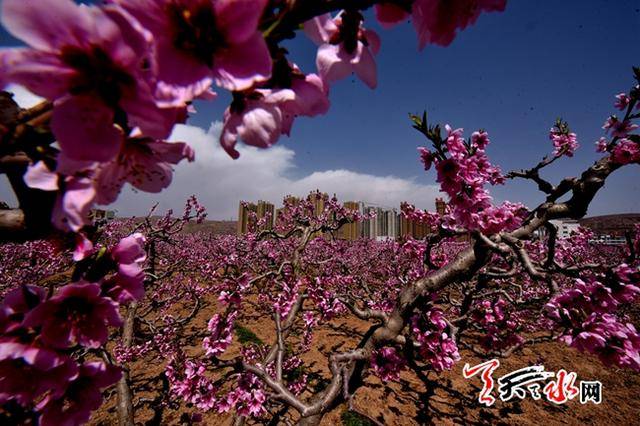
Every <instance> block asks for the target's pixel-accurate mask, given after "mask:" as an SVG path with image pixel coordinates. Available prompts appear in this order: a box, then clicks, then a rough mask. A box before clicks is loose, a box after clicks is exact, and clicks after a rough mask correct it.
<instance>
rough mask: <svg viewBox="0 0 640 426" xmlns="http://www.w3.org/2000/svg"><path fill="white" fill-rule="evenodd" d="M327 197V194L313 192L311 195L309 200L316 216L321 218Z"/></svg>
mask: <svg viewBox="0 0 640 426" xmlns="http://www.w3.org/2000/svg"><path fill="white" fill-rule="evenodd" d="M327 197H328V195H327V194H326V193H320V192H313V193H311V194H309V200H310V201H311V202H312V203H313V214H314V216H316V217H317V216H320V215H321V214H322V212H324V200H325V199H326V198H327Z"/></svg>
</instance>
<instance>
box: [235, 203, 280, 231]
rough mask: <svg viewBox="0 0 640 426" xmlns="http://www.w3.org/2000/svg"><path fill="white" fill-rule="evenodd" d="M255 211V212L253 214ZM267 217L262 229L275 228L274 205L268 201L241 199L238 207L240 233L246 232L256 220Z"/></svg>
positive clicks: (238, 229) (238, 228)
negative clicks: (255, 201)
mask: <svg viewBox="0 0 640 426" xmlns="http://www.w3.org/2000/svg"><path fill="white" fill-rule="evenodd" d="M252 213H253V214H252ZM265 217H266V218H267V219H266V223H265V224H264V226H263V227H262V229H272V228H273V218H274V206H273V204H271V203H270V202H268V201H262V200H258V203H257V204H254V203H246V202H243V201H240V205H239V207H238V224H237V231H238V235H243V234H246V233H247V232H248V231H249V228H251V227H252V226H254V225H256V221H258V220H260V219H264V218H265Z"/></svg>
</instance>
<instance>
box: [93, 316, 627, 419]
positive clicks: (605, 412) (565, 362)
mask: <svg viewBox="0 0 640 426" xmlns="http://www.w3.org/2000/svg"><path fill="white" fill-rule="evenodd" d="M208 318H209V315H208V314H206V313H205V312H201V315H199V316H198V317H196V318H195V319H194V321H193V322H192V324H191V325H190V328H189V330H190V331H191V332H193V333H196V332H197V331H201V330H204V329H205V327H206V322H207V320H208ZM241 324H242V326H243V327H245V328H246V329H249V330H251V331H252V332H254V333H255V334H256V335H257V336H258V337H259V338H260V339H262V340H263V341H265V342H268V341H271V339H272V338H273V331H272V330H271V327H272V323H271V322H270V321H260V319H259V318H258V317H257V315H256V316H253V317H245V318H244V320H243V321H242V322H241ZM354 329H355V330H356V333H354V332H353V331H352V330H354ZM366 329H367V327H366V324H365V323H363V322H359V320H354V319H346V318H345V319H342V320H336V321H334V325H333V326H332V327H328V326H327V327H324V328H321V329H319V330H318V332H317V333H316V335H315V340H314V342H315V344H314V345H313V348H312V350H311V351H309V352H307V353H305V354H304V356H303V357H302V358H303V360H304V361H305V363H306V365H307V366H310V370H308V371H310V372H313V373H315V375H316V377H317V378H320V377H321V376H324V377H328V370H327V368H326V354H327V353H329V352H331V351H333V350H345V349H349V348H351V347H353V346H354V345H355V344H356V342H357V341H358V340H359V338H358V337H359V336H358V334H361V333H364V331H365V330H366ZM198 350H199V349H198V348H197V346H196V347H194V348H192V349H191V352H192V353H193V352H197V351H198ZM237 353H238V343H237V342H235V341H234V345H232V347H231V348H230V349H229V351H228V356H234V355H236V354H237ZM461 356H462V360H461V361H460V362H459V363H458V364H456V366H455V367H454V369H453V370H452V371H449V372H445V373H441V374H436V373H431V374H429V375H428V376H427V377H424V376H423V377H422V378H419V377H418V376H417V375H416V374H415V373H413V372H411V371H409V370H405V371H404V372H403V373H402V374H401V379H400V380H399V381H398V382H393V383H388V384H384V383H382V382H381V381H380V380H379V379H378V378H377V377H375V376H372V375H370V376H368V377H367V378H366V380H365V383H366V386H364V387H362V388H360V389H359V390H358V391H357V392H356V394H355V396H354V399H353V401H352V404H353V408H354V410H355V411H356V413H355V414H354V413H347V412H346V410H347V408H346V404H343V405H342V406H339V407H337V408H336V409H334V410H333V411H332V412H330V413H329V414H328V415H327V416H325V418H324V419H323V421H322V425H323V426H329V425H348V426H356V425H380V424H382V425H431V424H433V425H453V424H460V425H545V426H552V425H567V424H568V425H585V424H586V425H625V426H626V425H633V424H640V418H639V416H640V400H639V399H638V397H637V396H638V394H640V375H639V374H637V373H634V372H631V371H627V370H619V369H613V368H605V367H604V366H603V365H602V364H601V363H600V361H598V360H597V359H596V358H594V357H591V356H589V355H585V354H581V353H579V352H577V351H576V350H574V349H571V348H569V347H566V346H564V345H563V344H561V343H558V342H546V343H539V344H536V345H532V346H528V347H526V348H524V349H523V350H521V351H519V352H516V354H515V355H513V356H511V357H510V358H508V359H501V360H500V362H501V365H500V368H499V369H498V370H497V371H496V372H495V374H494V379H497V378H498V377H499V376H501V375H503V374H506V373H508V372H510V371H513V370H516V369H519V368H523V367H526V366H530V365H535V364H543V365H544V366H545V368H546V370H547V371H557V370H559V369H560V368H564V369H565V370H567V371H575V372H576V373H577V375H578V379H577V381H578V382H579V381H580V380H599V381H600V382H602V384H603V392H602V395H603V401H602V403H601V404H599V405H596V404H593V403H588V404H585V405H582V404H580V402H579V401H578V398H575V399H573V400H571V401H569V402H568V403H566V404H564V405H555V404H553V403H551V402H548V401H547V400H546V399H545V398H544V397H543V399H541V400H538V401H534V400H533V399H532V398H531V397H530V396H528V397H527V398H525V399H524V400H519V399H518V398H514V399H512V400H510V401H508V402H502V401H500V400H499V399H498V400H497V401H496V403H495V405H494V406H492V407H490V408H486V407H484V406H482V405H480V404H479V403H478V401H477V397H478V392H479V390H480V388H481V381H480V378H479V376H476V377H473V378H471V379H468V380H466V379H464V378H463V376H462V367H463V366H464V364H465V362H468V363H469V364H471V365H475V364H478V363H480V362H482V361H483V360H481V359H480V358H478V357H476V356H473V355H471V354H470V353H469V352H468V351H464V350H463V351H461ZM163 362H164V360H162V359H157V358H154V357H147V358H146V359H142V360H138V361H136V362H135V363H134V365H133V371H132V378H133V380H134V385H135V387H136V388H137V389H138V390H137V392H136V400H137V399H138V398H140V397H143V398H145V399H149V400H151V399H153V398H154V396H155V394H154V393H153V388H154V386H158V385H159V383H155V384H154V383H153V382H150V381H149V380H150V379H152V378H153V377H154V376H158V374H159V373H161V371H162V370H163V368H162V365H163ZM311 384H312V385H313V382H312V383H311ZM147 389H148V390H147ZM493 395H494V396H496V395H497V391H496V389H494V391H493ZM114 401H115V394H113V393H112V394H111V396H110V398H109V402H108V403H107V404H105V405H104V406H103V408H102V409H101V410H100V411H98V412H97V413H96V414H95V415H94V417H93V418H92V420H91V424H93V425H115V424H117V421H116V416H115V411H114ZM152 406H154V403H153V402H151V403H146V404H142V405H141V406H140V407H139V408H138V409H137V411H136V422H137V424H139V425H154V424H163V425H164V424H166V425H186V424H190V421H189V420H187V419H188V416H187V415H186V413H192V412H193V409H192V408H188V407H186V406H185V405H184V404H182V405H181V406H180V407H177V408H171V407H167V408H165V409H164V410H163V417H162V420H161V421H160V422H158V420H157V419H154V418H153V413H154V411H153V410H152V409H151V407H152ZM358 413H360V414H362V415H360V414H358ZM233 420H234V416H232V415H229V414H226V415H218V414H214V413H205V414H204V415H203V417H202V422H201V423H200V424H205V425H232V424H233ZM291 421H292V418H291V414H284V415H283V416H282V417H281V418H279V419H276V420H274V421H273V422H271V423H261V422H259V423H255V422H247V424H274V425H275V424H286V423H287V422H291Z"/></svg>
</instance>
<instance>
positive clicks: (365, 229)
mask: <svg viewBox="0 0 640 426" xmlns="http://www.w3.org/2000/svg"><path fill="white" fill-rule="evenodd" d="M324 195H325V197H326V194H324ZM311 197H312V199H311V201H312V202H313V205H314V213H315V214H316V215H319V214H321V213H322V212H323V211H324V199H325V198H323V196H322V195H321V194H312V195H311ZM286 200H288V201H289V202H291V203H292V204H295V203H297V202H299V201H300V198H297V197H293V196H287V197H286ZM343 205H344V207H345V208H346V209H350V210H355V211H358V212H360V213H361V214H365V213H370V212H375V213H376V215H375V217H373V218H372V219H367V220H364V221H362V222H357V223H348V224H346V225H344V226H342V227H341V228H340V230H339V231H338V232H337V233H336V237H338V238H342V239H345V240H356V239H358V238H373V239H376V240H389V239H391V240H395V239H396V238H398V237H400V236H402V237H407V236H411V237H413V238H416V239H418V238H420V239H421V238H424V237H426V236H427V235H428V234H429V233H431V229H430V228H429V226H428V225H425V224H423V223H417V222H415V221H413V220H408V219H407V218H405V217H404V216H403V215H402V214H400V212H399V210H398V209H396V208H387V207H380V206H376V205H372V204H370V203H365V202H363V201H347V202H345V203H344V204H343ZM446 206H447V204H446V203H445V202H444V200H442V199H441V198H436V212H437V213H438V214H440V215H443V214H444V213H445V209H446ZM283 209H284V208H279V209H276V208H275V206H274V205H273V204H272V203H270V202H268V201H263V200H259V201H258V202H257V203H247V202H243V201H241V202H240V207H239V208H238V225H237V230H238V234H239V235H242V234H245V233H246V232H247V231H248V230H249V227H250V220H251V219H250V218H251V215H250V213H251V212H253V213H255V217H256V218H257V219H262V218H264V217H266V216H267V215H269V217H270V219H268V220H267V223H266V224H265V228H266V229H271V228H273V225H274V223H276V221H277V218H278V215H279V214H280V213H281V212H282V211H283Z"/></svg>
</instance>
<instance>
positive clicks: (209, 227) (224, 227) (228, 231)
mask: <svg viewBox="0 0 640 426" xmlns="http://www.w3.org/2000/svg"><path fill="white" fill-rule="evenodd" d="M159 218H160V217H159V216H153V217H151V220H152V221H153V222H155V221H156V220H158V219H159ZM120 219H127V218H120ZM143 219H144V218H134V221H135V222H136V223H138V221H142V220H143ZM237 223H238V222H237V221H235V220H205V221H204V222H202V223H195V222H191V223H188V224H186V225H185V227H184V228H183V230H182V232H184V233H185V234H193V233H196V232H208V233H211V234H213V235H235V233H236V224H237Z"/></svg>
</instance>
